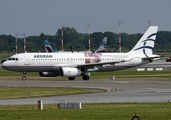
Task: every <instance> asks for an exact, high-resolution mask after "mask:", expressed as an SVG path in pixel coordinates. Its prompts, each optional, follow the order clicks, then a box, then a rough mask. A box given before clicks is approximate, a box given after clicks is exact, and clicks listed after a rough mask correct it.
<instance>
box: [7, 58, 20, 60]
mask: <svg viewBox="0 0 171 120" xmlns="http://www.w3.org/2000/svg"><path fill="white" fill-rule="evenodd" d="M8 60H13V61H15V60H16V61H18V58H9V59H8Z"/></svg>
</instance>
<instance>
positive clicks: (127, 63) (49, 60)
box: [2, 53, 148, 72]
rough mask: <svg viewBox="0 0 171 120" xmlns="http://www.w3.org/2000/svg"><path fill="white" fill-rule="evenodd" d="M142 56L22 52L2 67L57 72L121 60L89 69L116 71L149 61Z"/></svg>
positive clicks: (25, 70)
mask: <svg viewBox="0 0 171 120" xmlns="http://www.w3.org/2000/svg"><path fill="white" fill-rule="evenodd" d="M142 56H144V55H143V54H137V55H134V54H129V53H21V54H16V55H13V56H11V58H13V59H12V60H7V61H5V62H4V63H2V67H3V68H4V69H7V70H12V71H21V72H45V71H47V72H55V71H58V70H59V68H61V67H77V65H85V64H93V63H108V62H114V61H120V62H118V63H116V64H103V65H94V67H91V68H88V69H87V71H88V72H92V71H115V70H121V69H126V68H130V67H135V66H137V65H141V64H144V63H147V62H148V61H142V59H141V57H142ZM16 58H17V59H16ZM121 61H124V62H121Z"/></svg>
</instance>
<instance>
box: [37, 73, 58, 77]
mask: <svg viewBox="0 0 171 120" xmlns="http://www.w3.org/2000/svg"><path fill="white" fill-rule="evenodd" d="M39 75H40V76H41V77H56V76H60V73H59V72H39Z"/></svg>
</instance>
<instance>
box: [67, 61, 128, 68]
mask: <svg viewBox="0 0 171 120" xmlns="http://www.w3.org/2000/svg"><path fill="white" fill-rule="evenodd" d="M120 62H125V61H124V60H121V61H110V62H99V63H85V64H76V65H74V66H72V67H76V68H85V69H90V68H94V67H96V66H102V65H105V64H116V63H120ZM70 67H71V66H70Z"/></svg>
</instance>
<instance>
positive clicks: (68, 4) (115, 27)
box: [0, 0, 171, 36]
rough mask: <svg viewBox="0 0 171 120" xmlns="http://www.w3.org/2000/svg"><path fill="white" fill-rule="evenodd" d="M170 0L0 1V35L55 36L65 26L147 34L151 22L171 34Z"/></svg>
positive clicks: (86, 30) (84, 29)
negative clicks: (88, 26)
mask: <svg viewBox="0 0 171 120" xmlns="http://www.w3.org/2000/svg"><path fill="white" fill-rule="evenodd" d="M170 13H171V0H0V35H2V34H6V35H9V34H11V35H13V36H14V35H15V34H16V33H17V34H19V35H21V34H22V33H26V36H30V35H40V34H41V33H44V34H46V35H55V33H56V31H57V30H58V29H60V28H61V25H63V26H65V27H73V28H75V29H76V30H77V32H79V33H88V28H87V27H86V25H87V24H90V31H91V33H93V32H106V31H111V32H115V33H118V32H119V21H122V22H123V23H122V24H121V31H122V32H126V33H128V34H132V33H144V32H145V31H146V30H147V28H148V27H149V24H148V23H147V21H148V20H151V24H152V25H157V26H159V31H171V15H170Z"/></svg>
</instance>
